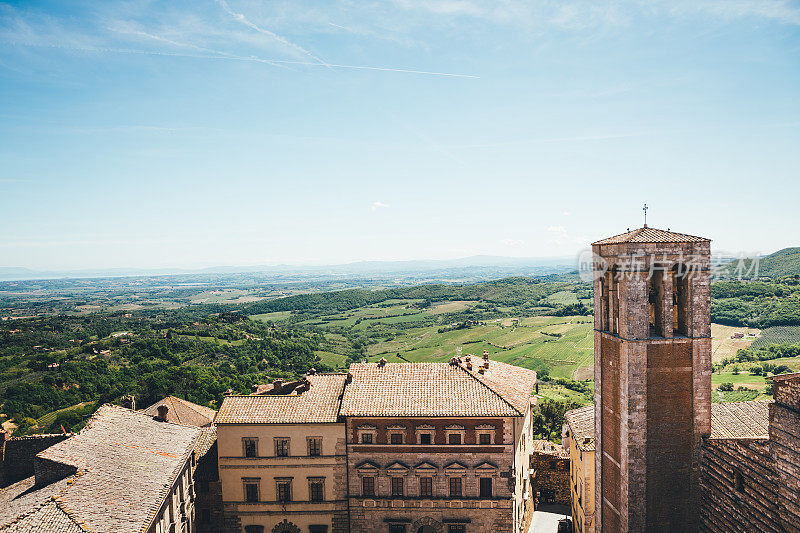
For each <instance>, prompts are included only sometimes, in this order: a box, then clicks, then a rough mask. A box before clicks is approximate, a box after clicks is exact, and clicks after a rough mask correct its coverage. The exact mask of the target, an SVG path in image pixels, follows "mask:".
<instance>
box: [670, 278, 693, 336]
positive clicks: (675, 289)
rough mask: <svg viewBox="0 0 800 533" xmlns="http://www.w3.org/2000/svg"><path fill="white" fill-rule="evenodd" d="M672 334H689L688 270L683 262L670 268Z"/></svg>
mask: <svg viewBox="0 0 800 533" xmlns="http://www.w3.org/2000/svg"><path fill="white" fill-rule="evenodd" d="M671 273H672V335H673V336H674V337H688V336H689V277H690V271H689V269H688V268H687V266H686V265H684V264H683V263H678V264H676V265H675V266H674V267H673V268H672V270H671Z"/></svg>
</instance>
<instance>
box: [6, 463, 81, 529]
mask: <svg viewBox="0 0 800 533" xmlns="http://www.w3.org/2000/svg"><path fill="white" fill-rule="evenodd" d="M76 477H77V475H75V476H70V477H67V478H65V479H62V480H60V481H57V482H55V483H51V484H49V485H46V486H44V487H41V488H39V489H37V488H36V478H34V477H33V476H31V477H29V478H27V479H23V480H22V481H19V482H18V483H15V484H13V485H10V486H8V487H6V488H4V489H0V531H2V532H3V533H12V532H13V533H17V532H20V533H21V532H23V531H26V532H31V531H36V532H41V533H61V532H63V533H82V532H83V531H85V529H83V528H82V527H80V526H79V525H78V524H77V523H76V522H75V521H74V520H72V518H70V516H69V515H68V514H67V513H66V512H65V511H64V509H63V508H62V507H60V506H59V505H58V503H57V502H56V501H55V500H54V498H56V497H57V496H59V495H60V494H62V493H63V492H64V491H65V490H67V489H68V488H69V486H70V484H71V483H72V482H73V481H74V480H75V478H76Z"/></svg>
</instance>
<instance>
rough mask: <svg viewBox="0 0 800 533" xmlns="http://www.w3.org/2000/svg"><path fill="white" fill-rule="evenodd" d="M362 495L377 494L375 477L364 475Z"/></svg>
mask: <svg viewBox="0 0 800 533" xmlns="http://www.w3.org/2000/svg"><path fill="white" fill-rule="evenodd" d="M361 495H362V496H375V478H374V477H362V478H361Z"/></svg>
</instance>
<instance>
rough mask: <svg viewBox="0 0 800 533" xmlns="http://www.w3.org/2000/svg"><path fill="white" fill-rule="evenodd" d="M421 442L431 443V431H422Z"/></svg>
mask: <svg viewBox="0 0 800 533" xmlns="http://www.w3.org/2000/svg"><path fill="white" fill-rule="evenodd" d="M419 443H420V444H430V443H431V434H430V433H420V435H419Z"/></svg>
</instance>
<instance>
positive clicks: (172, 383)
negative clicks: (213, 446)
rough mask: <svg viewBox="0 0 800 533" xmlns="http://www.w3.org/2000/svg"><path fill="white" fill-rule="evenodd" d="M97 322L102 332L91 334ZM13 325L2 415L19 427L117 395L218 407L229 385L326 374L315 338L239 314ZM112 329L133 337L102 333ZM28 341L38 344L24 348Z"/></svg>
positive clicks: (4, 362) (74, 415)
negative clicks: (312, 370)
mask: <svg viewBox="0 0 800 533" xmlns="http://www.w3.org/2000/svg"><path fill="white" fill-rule="evenodd" d="M100 320H105V321H107V322H108V324H107V325H108V327H107V328H105V329H102V328H98V327H97V324H98V321H100ZM16 322H17V321H15V324H14V329H15V330H19V331H16V332H15V333H13V334H10V333H9V331H10V329H11V328H8V329H5V334H4V335H3V337H2V342H0V398H2V400H0V412H3V413H5V414H6V415H8V416H10V417H11V418H14V419H15V420H17V421H22V428H21V429H22V430H23V431H24V430H25V428H26V426H28V427H29V426H31V425H32V421H33V420H34V419H36V418H39V417H42V416H43V415H45V414H47V413H50V412H53V411H55V410H58V409H63V408H66V407H69V406H73V405H76V404H80V403H84V402H94V405H101V404H103V403H106V402H111V401H115V400H116V399H118V398H119V397H120V396H122V395H124V394H134V395H135V396H136V397H137V402H138V404H139V405H141V406H143V407H144V406H147V405H150V404H152V403H154V402H156V401H157V400H158V399H160V398H162V397H164V396H166V395H169V394H175V395H177V396H180V397H183V398H186V399H188V400H189V401H192V402H195V403H199V404H201V405H209V406H212V407H218V406H219V404H220V403H221V401H222V398H223V395H224V393H225V391H226V390H228V389H231V390H233V391H235V392H238V393H246V392H249V391H250V389H251V386H252V385H254V384H256V383H263V382H264V381H266V380H271V379H272V378H273V377H291V376H295V375H299V374H302V373H304V372H306V371H307V370H308V369H309V368H311V367H312V366H313V367H316V368H317V369H319V370H329V369H328V368H327V367H326V366H325V365H324V364H322V362H321V361H319V360H318V358H317V356H316V355H315V353H314V352H315V350H317V349H318V347H319V343H320V339H321V335H320V334H319V333H316V332H314V331H309V330H305V329H303V328H298V327H286V328H283V329H278V328H276V327H275V326H274V325H268V324H263V323H261V322H258V321H251V320H249V319H247V318H246V317H243V316H238V317H236V319H235V320H233V319H232V318H231V317H230V316H224V315H218V316H206V317H198V316H185V315H182V314H171V313H169V314H168V316H163V315H154V316H147V315H144V314H139V315H134V316H131V317H129V318H124V317H113V316H111V317H109V316H107V317H105V318H102V319H100V318H99V317H97V316H88V317H52V318H39V319H35V320H30V321H20V323H16ZM165 326H168V327H165ZM118 328H119V329H120V330H123V331H127V332H130V334H128V335H121V336H108V335H110V333H111V332H113V331H117V330H118ZM103 333H105V334H106V336H105V337H100V335H101V334H103ZM45 334H49V335H50V336H49V337H48V336H45V337H43V335H45ZM216 335H219V336H216ZM62 337H66V339H64V338H62ZM74 337H79V338H77V339H76V338H74ZM34 339H35V341H34ZM220 339H222V340H220ZM48 341H52V342H48ZM32 342H43V343H45V344H42V345H38V344H37V345H35V346H39V348H37V349H33V348H32V346H31V348H30V351H28V350H29V348H28V346H30V345H31V343H32ZM53 363H55V365H53ZM88 414H90V413H88V412H86V409H76V410H74V411H70V412H69V413H64V414H63V415H59V416H61V419H60V420H59V423H64V424H65V427H66V426H67V425H68V426H70V427H73V426H74V425H75V424H76V423H77V422H79V421H80V420H81V419H83V418H85V417H86V416H88ZM40 429H42V428H40Z"/></svg>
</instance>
